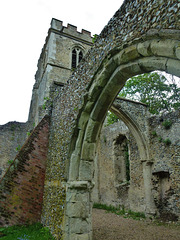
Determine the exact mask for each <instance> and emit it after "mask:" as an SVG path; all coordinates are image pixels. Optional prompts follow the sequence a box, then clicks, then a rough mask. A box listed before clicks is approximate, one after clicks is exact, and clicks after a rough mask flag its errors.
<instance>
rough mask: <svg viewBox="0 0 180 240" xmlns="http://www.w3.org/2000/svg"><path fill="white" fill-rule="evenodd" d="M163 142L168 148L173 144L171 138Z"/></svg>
mask: <svg viewBox="0 0 180 240" xmlns="http://www.w3.org/2000/svg"><path fill="white" fill-rule="evenodd" d="M163 142H164V143H165V144H166V145H167V146H168V145H170V144H171V140H170V139H169V138H166V139H164V140H163Z"/></svg>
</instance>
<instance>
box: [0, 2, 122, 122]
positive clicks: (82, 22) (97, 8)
mask: <svg viewBox="0 0 180 240" xmlns="http://www.w3.org/2000/svg"><path fill="white" fill-rule="evenodd" d="M122 3H123V0H112V1H104V0H91V1H85V0H76V1H74V0H64V1H62V0H4V1H3V0H2V1H1V3H0V30H1V37H0V124H5V123H7V122H9V121H19V122H25V121H27V118H28V112H29V106H30V100H31V94H32V87H33V84H34V82H35V79H34V75H35V72H36V70H37V61H38V58H39V56H40V53H41V49H42V47H43V45H44V42H45V38H46V36H47V32H48V29H49V27H50V22H51V19H52V18H57V19H59V20H61V21H63V25H64V26H67V23H70V24H72V25H75V26H77V27H78V31H81V29H82V28H83V29H86V30H88V31H90V32H91V33H92V35H93V34H99V33H100V32H101V30H102V29H103V27H104V26H105V25H106V24H107V23H108V21H109V20H110V18H111V17H112V16H113V15H114V13H115V12H116V11H117V10H118V9H119V7H120V6H121V4H122Z"/></svg>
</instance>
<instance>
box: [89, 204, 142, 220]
mask: <svg viewBox="0 0 180 240" xmlns="http://www.w3.org/2000/svg"><path fill="white" fill-rule="evenodd" d="M93 207H94V208H98V209H104V210H106V211H107V212H112V213H115V214H116V215H122V216H123V217H124V218H132V219H134V220H141V219H143V218H146V217H145V214H144V213H141V212H133V211H131V210H126V209H125V208H124V206H123V207H119V208H116V207H114V206H111V205H109V206H107V205H106V204H101V203H94V205H93Z"/></svg>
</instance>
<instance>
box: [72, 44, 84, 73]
mask: <svg viewBox="0 0 180 240" xmlns="http://www.w3.org/2000/svg"><path fill="white" fill-rule="evenodd" d="M82 58H83V53H82V51H81V50H80V49H79V48H74V49H73V51H72V63H71V67H72V68H76V67H77V66H78V64H79V63H80V61H81V59H82Z"/></svg>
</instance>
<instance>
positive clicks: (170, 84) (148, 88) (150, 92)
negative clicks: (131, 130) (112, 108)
mask: <svg viewBox="0 0 180 240" xmlns="http://www.w3.org/2000/svg"><path fill="white" fill-rule="evenodd" d="M118 96H119V97H123V98H127V99H131V100H135V101H139V102H142V103H145V104H147V105H148V106H149V111H150V113H152V114H159V113H162V112H170V111H172V110H176V109H178V108H179V107H180V79H179V78H176V77H174V76H173V75H169V74H168V75H167V74H162V73H161V72H151V73H145V74H141V75H138V76H135V77H132V78H130V79H128V80H127V82H126V84H125V86H124V88H123V89H122V90H121V92H120V93H119V95H118ZM117 121H118V118H117V117H116V116H115V115H114V114H113V113H110V112H108V115H107V123H108V125H109V124H112V123H114V122H117Z"/></svg>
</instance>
